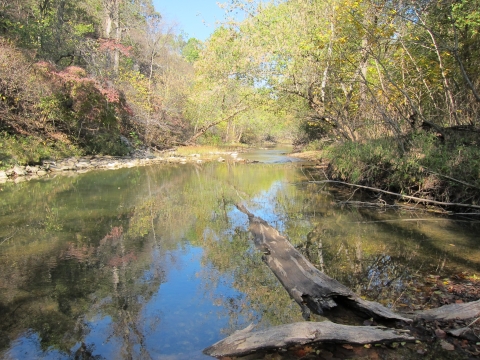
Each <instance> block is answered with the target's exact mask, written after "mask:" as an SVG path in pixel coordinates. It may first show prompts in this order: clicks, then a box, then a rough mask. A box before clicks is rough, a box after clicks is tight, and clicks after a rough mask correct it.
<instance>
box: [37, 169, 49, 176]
mask: <svg viewBox="0 0 480 360" xmlns="http://www.w3.org/2000/svg"><path fill="white" fill-rule="evenodd" d="M37 175H38V176H44V175H47V172H46V171H45V170H38V171H37Z"/></svg>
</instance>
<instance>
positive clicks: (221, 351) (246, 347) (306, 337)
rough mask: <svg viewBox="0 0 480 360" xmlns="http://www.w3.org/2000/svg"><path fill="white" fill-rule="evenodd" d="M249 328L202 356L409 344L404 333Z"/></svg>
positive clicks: (299, 326) (336, 327)
mask: <svg viewBox="0 0 480 360" xmlns="http://www.w3.org/2000/svg"><path fill="white" fill-rule="evenodd" d="M252 329H253V326H252V325H250V326H249V327H247V328H246V329H243V330H240V331H237V332H235V333H233V334H232V335H230V336H229V337H227V338H225V339H223V340H221V341H219V342H217V343H216V344H214V345H212V346H210V347H208V348H206V349H205V350H203V352H204V354H206V355H210V356H214V357H221V356H243V355H248V354H251V353H254V352H257V351H268V350H274V349H278V348H284V347H289V346H293V345H303V344H307V343H313V342H328V343H339V344H345V343H348V344H359V345H361V344H371V343H384V342H394V341H413V340H415V339H414V338H413V337H411V336H409V335H408V334H406V333H405V332H399V331H396V330H393V329H385V328H380V327H371V326H349V325H340V324H335V323H332V322H330V321H324V322H300V323H293V324H287V325H280V326H276V327H273V328H270V329H267V330H261V331H255V332H252Z"/></svg>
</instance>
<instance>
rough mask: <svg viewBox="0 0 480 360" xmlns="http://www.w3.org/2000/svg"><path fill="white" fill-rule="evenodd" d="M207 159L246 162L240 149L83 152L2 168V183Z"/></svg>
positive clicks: (196, 162) (0, 172)
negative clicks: (113, 153)
mask: <svg viewBox="0 0 480 360" xmlns="http://www.w3.org/2000/svg"><path fill="white" fill-rule="evenodd" d="M206 161H218V162H224V161H234V162H245V160H243V159H241V158H240V157H238V153H237V152H211V153H208V154H204V155H200V154H191V155H188V156H180V155H179V154H177V153H176V152H175V151H174V150H172V151H166V152H162V153H150V152H146V151H137V152H135V153H133V154H132V155H130V156H124V157H117V156H108V155H102V156H98V155H95V156H82V157H74V158H73V157H72V158H66V159H61V160H44V161H43V162H42V164H41V165H32V166H31V165H26V166H20V165H17V166H14V167H13V168H11V169H8V170H0V183H4V182H7V181H14V182H22V181H27V180H32V179H38V178H40V177H48V176H52V175H57V174H65V175H67V174H72V173H84V172H87V171H91V170H99V169H104V170H114V169H121V168H131V167H136V166H146V165H152V164H187V163H195V164H200V163H203V162H206Z"/></svg>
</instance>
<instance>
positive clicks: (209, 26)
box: [153, 0, 227, 41]
mask: <svg viewBox="0 0 480 360" xmlns="http://www.w3.org/2000/svg"><path fill="white" fill-rule="evenodd" d="M226 1H227V0H153V4H154V5H155V9H156V10H157V11H158V12H160V14H162V16H163V18H164V19H165V20H167V21H168V22H175V23H177V24H178V27H177V29H178V31H179V32H180V30H183V31H184V32H185V33H186V34H187V35H188V36H189V37H195V38H197V39H200V40H202V41H204V40H206V39H207V38H208V37H209V36H210V35H211V34H212V32H213V30H214V29H215V27H216V26H217V24H216V22H218V21H222V20H223V18H224V14H225V12H224V10H223V9H220V8H219V7H218V5H217V2H218V3H225V2H226Z"/></svg>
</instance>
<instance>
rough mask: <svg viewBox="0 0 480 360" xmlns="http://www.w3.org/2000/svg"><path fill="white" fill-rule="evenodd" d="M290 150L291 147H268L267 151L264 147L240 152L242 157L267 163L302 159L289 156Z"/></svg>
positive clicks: (281, 162)
mask: <svg viewBox="0 0 480 360" xmlns="http://www.w3.org/2000/svg"><path fill="white" fill-rule="evenodd" d="M290 151H291V148H283V147H280V148H275V149H268V150H267V151H266V150H264V149H257V150H249V151H248V152H246V153H242V154H240V157H242V158H243V159H246V160H251V161H259V162H261V163H265V164H284V163H290V162H298V161H301V159H298V158H294V157H290V156H287V155H286V153H288V152H290Z"/></svg>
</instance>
